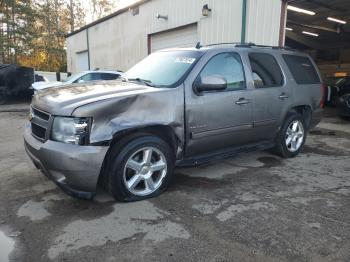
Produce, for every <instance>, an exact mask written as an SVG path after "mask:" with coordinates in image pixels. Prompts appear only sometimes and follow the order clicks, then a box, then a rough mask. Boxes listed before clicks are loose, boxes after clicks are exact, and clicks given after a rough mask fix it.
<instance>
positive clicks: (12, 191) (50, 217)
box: [0, 104, 350, 262]
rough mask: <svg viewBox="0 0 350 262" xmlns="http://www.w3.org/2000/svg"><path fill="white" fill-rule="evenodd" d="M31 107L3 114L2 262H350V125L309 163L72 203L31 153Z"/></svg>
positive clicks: (214, 173)
mask: <svg viewBox="0 0 350 262" xmlns="http://www.w3.org/2000/svg"><path fill="white" fill-rule="evenodd" d="M27 108H28V105H27V104H20V105H11V106H0V126H1V132H0V262H3V261H6V260H7V256H8V253H9V258H10V261H36V262H39V261H202V262H204V261H298V262H299V261H317V262H319V261H350V222H349V221H350V201H349V197H350V122H346V121H343V120H340V119H337V118H336V117H334V116H333V112H332V111H327V113H326V117H325V118H324V120H323V122H322V123H321V124H320V125H319V127H318V128H317V129H315V130H313V131H312V132H311V134H310V135H309V137H308V140H307V143H306V146H305V149H304V151H303V153H302V154H300V155H299V156H298V157H296V158H294V159H281V158H279V157H276V156H274V155H271V154H269V153H267V152H255V153H249V154H242V155H240V156H238V157H235V158H230V159H226V160H224V161H220V162H217V163H213V164H210V165H206V166H202V167H198V168H190V169H177V170H176V172H175V173H176V178H175V181H174V182H173V183H172V185H171V187H170V189H169V190H168V191H167V192H165V193H164V194H162V195H161V196H159V197H157V198H154V199H151V200H148V201H142V202H136V203H126V204H124V203H118V202H115V201H114V200H113V199H112V198H110V197H109V196H108V195H107V194H106V193H105V192H103V191H102V190H100V192H99V193H98V195H97V196H96V198H95V200H93V201H84V200H78V199H74V198H71V197H69V196H67V195H65V194H64V193H62V192H61V191H60V190H59V189H57V188H56V186H55V185H54V184H53V183H52V182H50V181H49V180H48V179H46V178H45V177H44V176H43V175H42V174H41V173H40V172H39V171H37V170H36V169H35V168H34V166H33V165H32V163H31V162H30V160H29V159H28V157H27V156H26V154H25V152H24V148H23V139H22V132H23V125H24V122H25V121H26V118H27V114H28V112H27Z"/></svg>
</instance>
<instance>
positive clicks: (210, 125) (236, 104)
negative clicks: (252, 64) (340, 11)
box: [185, 52, 252, 157]
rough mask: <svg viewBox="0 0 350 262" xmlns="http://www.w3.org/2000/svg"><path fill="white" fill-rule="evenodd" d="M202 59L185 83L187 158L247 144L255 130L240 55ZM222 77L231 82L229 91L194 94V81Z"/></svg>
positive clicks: (228, 87)
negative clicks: (253, 129) (209, 77)
mask: <svg viewBox="0 0 350 262" xmlns="http://www.w3.org/2000/svg"><path fill="white" fill-rule="evenodd" d="M202 60H203V61H201V64H200V65H197V67H196V69H195V70H193V71H192V73H193V74H195V75H193V76H192V79H191V78H190V80H189V81H190V82H188V81H187V83H185V85H186V86H185V88H186V98H185V99H186V103H185V104H186V113H185V116H186V137H187V145H186V157H191V156H197V155H203V154H206V153H211V152H214V151H216V150H221V149H224V148H230V147H234V146H239V145H242V144H245V143H247V142H249V139H250V132H251V130H252V96H251V91H250V90H247V88H246V81H245V73H244V69H243V66H242V60H241V57H240V55H239V54H238V53H235V52H224V53H216V54H213V55H210V56H209V57H207V58H203V59H202ZM218 75H219V76H222V77H224V78H225V79H226V80H227V88H226V90H224V91H212V92H203V93H200V94H196V93H195V92H194V91H193V89H192V84H193V82H194V81H199V80H200V79H203V78H204V77H208V76H218Z"/></svg>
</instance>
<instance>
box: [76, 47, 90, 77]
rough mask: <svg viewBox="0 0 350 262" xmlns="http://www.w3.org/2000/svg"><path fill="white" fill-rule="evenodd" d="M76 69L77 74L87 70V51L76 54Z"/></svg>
mask: <svg viewBox="0 0 350 262" xmlns="http://www.w3.org/2000/svg"><path fill="white" fill-rule="evenodd" d="M77 63H78V64H77V69H78V72H82V71H87V70H89V54H88V51H84V52H80V53H77Z"/></svg>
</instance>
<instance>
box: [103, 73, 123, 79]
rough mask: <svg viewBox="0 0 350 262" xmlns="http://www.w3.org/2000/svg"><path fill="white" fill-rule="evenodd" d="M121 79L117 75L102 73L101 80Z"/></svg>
mask: <svg viewBox="0 0 350 262" xmlns="http://www.w3.org/2000/svg"><path fill="white" fill-rule="evenodd" d="M118 77H119V75H117V74H109V73H102V74H101V79H102V80H115V79H117V78H118Z"/></svg>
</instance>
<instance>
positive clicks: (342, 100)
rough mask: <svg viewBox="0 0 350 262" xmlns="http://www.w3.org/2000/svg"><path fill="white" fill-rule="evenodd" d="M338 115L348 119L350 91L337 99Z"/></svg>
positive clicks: (349, 117) (349, 114)
mask: <svg viewBox="0 0 350 262" xmlns="http://www.w3.org/2000/svg"><path fill="white" fill-rule="evenodd" d="M336 106H337V112H338V115H339V116H340V117H342V118H344V119H350V93H348V94H344V95H342V96H340V97H339V98H338V99H337V104H336Z"/></svg>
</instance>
